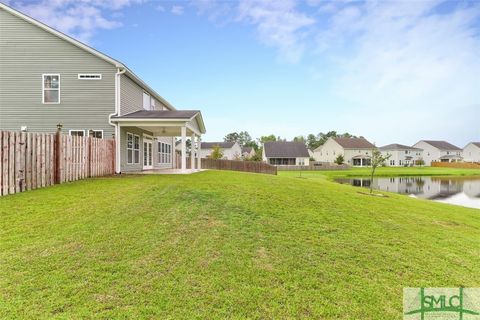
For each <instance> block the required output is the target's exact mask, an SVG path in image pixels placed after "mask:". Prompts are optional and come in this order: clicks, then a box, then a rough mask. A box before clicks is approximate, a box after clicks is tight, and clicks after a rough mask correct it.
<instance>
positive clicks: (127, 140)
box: [0, 3, 205, 173]
mask: <svg viewBox="0 0 480 320" xmlns="http://www.w3.org/2000/svg"><path fill="white" fill-rule="evenodd" d="M58 124H61V125H62V126H63V132H64V133H68V134H71V135H80V136H85V135H92V136H94V137H97V138H112V137H115V140H116V170H115V171H116V172H117V173H120V172H125V171H138V170H146V169H153V168H172V167H173V163H174V160H173V159H174V141H175V140H174V137H176V136H180V137H181V141H182V148H181V150H182V159H183V161H182V170H185V166H186V162H185V159H186V146H185V145H186V138H187V136H189V137H190V138H191V139H192V141H195V140H196V141H197V143H196V144H194V145H195V146H196V147H197V148H198V147H199V146H200V141H201V135H202V134H204V133H205V125H204V122H203V119H202V115H201V113H200V111H198V110H176V109H175V107H174V106H172V105H171V104H170V103H169V102H168V101H166V100H165V99H164V98H163V97H162V96H160V95H159V94H158V93H157V92H156V91H155V90H153V89H152V88H151V87H150V86H148V85H147V84H146V83H145V82H144V81H143V80H142V79H140V78H139V77H138V76H137V75H136V74H135V73H134V72H133V71H132V70H130V69H129V68H128V67H127V66H125V65H124V64H123V63H121V62H120V61H118V60H115V59H113V58H111V57H109V56H107V55H105V54H103V53H101V52H99V51H97V50H95V49H94V48H92V47H89V46H87V45H86V44H84V43H81V42H80V41H77V40H75V39H73V38H71V37H69V36H67V35H65V34H63V33H61V32H59V31H57V30H55V29H53V28H51V27H49V26H47V25H45V24H43V23H41V22H39V21H37V20H35V19H33V18H31V17H29V16H27V15H25V14H22V13H21V12H19V11H17V10H14V9H12V8H10V7H8V6H6V5H4V4H2V3H0V129H2V130H23V131H31V132H54V131H55V130H56V129H57V125H58ZM199 159H200V158H198V157H197V161H198V164H197V165H198V166H200V160H199ZM192 162H193V157H192Z"/></svg>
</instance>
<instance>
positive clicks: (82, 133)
mask: <svg viewBox="0 0 480 320" xmlns="http://www.w3.org/2000/svg"><path fill="white" fill-rule="evenodd" d="M68 134H69V135H71V136H76V137H85V131H83V130H69V131H68Z"/></svg>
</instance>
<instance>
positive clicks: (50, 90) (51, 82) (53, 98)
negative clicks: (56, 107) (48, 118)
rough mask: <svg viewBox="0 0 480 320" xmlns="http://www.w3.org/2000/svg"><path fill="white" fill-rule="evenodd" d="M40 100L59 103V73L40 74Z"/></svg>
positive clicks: (45, 102)
mask: <svg viewBox="0 0 480 320" xmlns="http://www.w3.org/2000/svg"><path fill="white" fill-rule="evenodd" d="M42 102H43V103H44V104H47V103H60V75H59V74H44V75H43V76H42Z"/></svg>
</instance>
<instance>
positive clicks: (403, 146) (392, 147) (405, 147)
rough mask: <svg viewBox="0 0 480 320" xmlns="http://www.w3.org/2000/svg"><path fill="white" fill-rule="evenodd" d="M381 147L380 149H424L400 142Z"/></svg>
mask: <svg viewBox="0 0 480 320" xmlns="http://www.w3.org/2000/svg"><path fill="white" fill-rule="evenodd" d="M379 149H380V150H417V151H421V150H422V149H420V148H414V147H409V146H406V145H403V144H399V143H392V144H388V145H386V146H383V147H380V148H379Z"/></svg>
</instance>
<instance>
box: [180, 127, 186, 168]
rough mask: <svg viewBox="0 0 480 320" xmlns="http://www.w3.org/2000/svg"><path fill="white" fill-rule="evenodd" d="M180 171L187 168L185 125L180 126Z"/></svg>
mask: <svg viewBox="0 0 480 320" xmlns="http://www.w3.org/2000/svg"><path fill="white" fill-rule="evenodd" d="M181 131H182V172H186V169H187V127H182V128H181Z"/></svg>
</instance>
